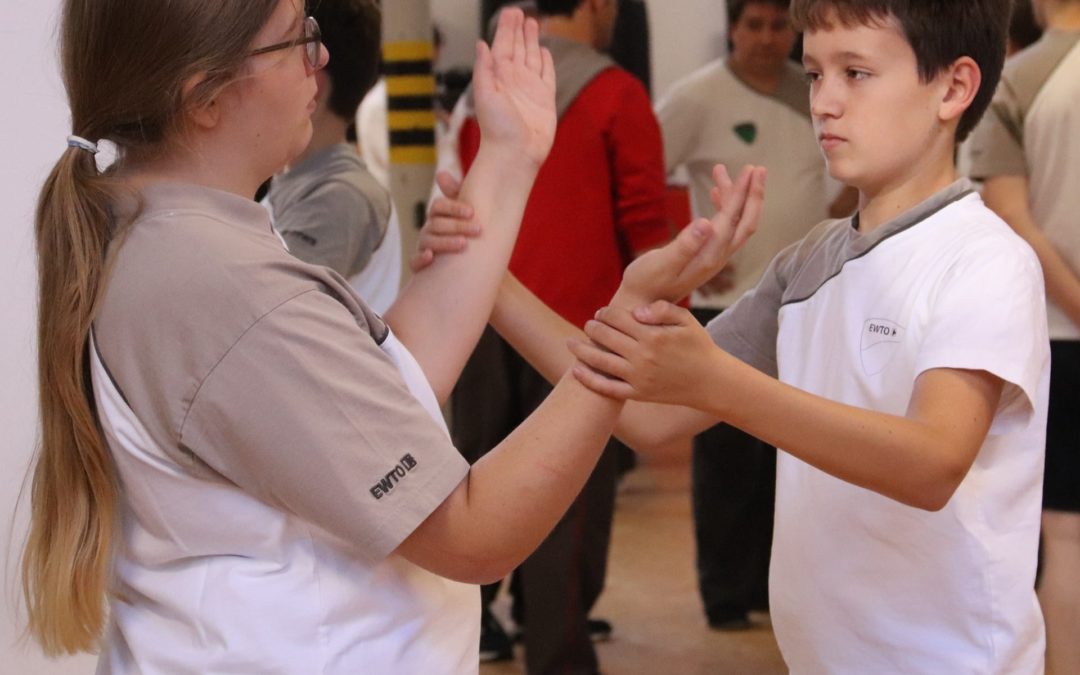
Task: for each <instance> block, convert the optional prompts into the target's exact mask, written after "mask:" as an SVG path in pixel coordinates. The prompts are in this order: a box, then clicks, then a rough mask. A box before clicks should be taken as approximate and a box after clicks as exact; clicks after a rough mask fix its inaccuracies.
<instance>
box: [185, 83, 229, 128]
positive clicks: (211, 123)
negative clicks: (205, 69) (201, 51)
mask: <svg viewBox="0 0 1080 675" xmlns="http://www.w3.org/2000/svg"><path fill="white" fill-rule="evenodd" d="M205 81H206V73H199V74H197V75H192V76H191V77H189V78H188V80H187V82H184V86H183V88H182V89H181V92H180V100H181V101H186V100H188V99H189V98H190V96H191V92H192V91H194V90H195V88H196V87H198V86H199V85H200V84H202V83H203V82H205ZM186 110H187V116H188V119H190V120H191V122H192V123H193V124H194V125H195V126H197V127H201V128H203V129H212V128H214V127H215V126H217V123H218V120H219V119H220V117H221V106H220V105H218V100H217V95H215V96H213V97H212V98H210V100H208V101H202V102H200V103H197V104H195V105H189V106H186Z"/></svg>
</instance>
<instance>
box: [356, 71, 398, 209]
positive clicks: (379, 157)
mask: <svg viewBox="0 0 1080 675" xmlns="http://www.w3.org/2000/svg"><path fill="white" fill-rule="evenodd" d="M386 111H387V98H386V78H385V77H380V78H379V81H378V82H376V83H375V86H374V87H372V88H371V91H369V92H368V93H367V94H366V95H365V96H364V98H363V100H361V101H360V107H359V108H357V109H356V135H357V137H358V139H359V141H360V154H361V156H363V158H364V164H365V165H366V166H367V168H368V171H370V172H371V175H373V176H375V180H377V181H379V184H380V185H382V186H383V188H384V189H386V190H389V189H390V131H389V128H388V127H387V124H386Z"/></svg>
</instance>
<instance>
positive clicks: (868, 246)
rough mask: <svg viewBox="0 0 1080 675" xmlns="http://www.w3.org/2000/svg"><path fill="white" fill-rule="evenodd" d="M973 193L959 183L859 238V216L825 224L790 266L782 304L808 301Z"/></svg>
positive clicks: (966, 183)
mask: <svg viewBox="0 0 1080 675" xmlns="http://www.w3.org/2000/svg"><path fill="white" fill-rule="evenodd" d="M974 191H975V190H974V188H973V187H972V185H971V183H970V182H969V181H967V180H961V181H957V182H956V183H953V184H952V185H951V186H949V187H948V188H946V189H945V190H943V191H941V192H939V193H938V194H936V195H934V196H933V197H931V198H930V199H928V200H926V201H924V202H923V203H921V204H919V205H918V206H916V207H915V208H913V209H911V210H909V211H907V212H905V213H902V214H900V215H899V216H898V217H896V218H894V219H893V220H891V221H889V222H887V223H885V224H883V225H881V226H880V227H879V228H877V229H876V230H875V231H874V232H872V233H870V234H868V235H866V236H860V235H859V234H858V232H857V227H858V217H859V216H858V214H856V215H855V216H853V217H852V218H846V219H843V220H836V221H826V223H825V224H824V225H823V226H821V227H819V228H816V229H815V230H813V231H812V232H811V233H810V234H809V235H808V236H807V237H806V238H805V239H804V240H803V241H802V242H800V243H799V245H798V249H796V251H795V253H794V257H793V259H792V263H791V264H792V270H793V273H792V275H791V277H790V279H789V280H788V283H787V285H786V286H785V289H784V296H783V298H782V300H781V303H780V305H781V306H784V305H790V304H795V303H799V302H805V301H806V300H809V299H810V298H812V297H813V296H814V295H815V294H816V293H817V292H818V291H819V290H820V289H821V287H822V286H824V285H825V284H826V283H828V282H829V281H830V280H831V279H833V278H835V277H836V276H837V275H839V274H840V273H841V272H842V271H843V269H844V266H845V265H846V264H847V263H848V262H850V261H852V260H858V259H859V258H862V257H863V256H865V255H868V254H869V253H870V252H871V251H873V250H874V249H875V248H877V247H878V246H879V245H881V244H882V243H884V242H885V241H887V240H889V239H891V238H892V237H894V236H896V235H898V234H900V233H901V232H904V231H906V230H908V229H910V228H911V227H913V226H915V225H917V224H919V223H920V222H922V221H924V220H926V219H927V218H929V217H931V216H932V215H934V214H935V213H937V212H938V211H941V210H942V209H944V208H946V207H947V206H949V205H950V204H953V203H955V202H957V201H959V200H961V199H963V198H964V197H967V196H968V195H970V194H972V193H973V192H974Z"/></svg>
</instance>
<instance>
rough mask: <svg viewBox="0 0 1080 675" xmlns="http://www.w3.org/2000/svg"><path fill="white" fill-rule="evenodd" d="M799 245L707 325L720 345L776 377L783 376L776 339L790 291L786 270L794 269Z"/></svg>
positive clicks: (776, 259)
mask: <svg viewBox="0 0 1080 675" xmlns="http://www.w3.org/2000/svg"><path fill="white" fill-rule="evenodd" d="M797 246H798V243H795V244H792V245H790V246H789V247H788V248H786V249H784V250H783V251H781V252H780V253H779V254H777V255H776V257H774V258H773V260H772V262H770V263H769V266H768V267H767V268H766V269H765V273H764V274H763V275H762V276H761V280H760V281H758V284H757V286H755V287H754V288H752V289H751V290H749V291H747V292H746V294H745V295H743V296H742V297H741V298H739V299H738V300H737V301H736V302H735V304H734V305H732V306H731V307H729V308H727V309H725V310H724V311H723V312H721V313H720V315H719V316H717V317H716V318H715V319H713V320H712V321H710V322H709V325H708V326H706V329H707V330H708V332H709V335H710V337H712V339H713V342H715V343H716V344H717V346H719V347H720V348H721V349H723V350H724V351H726V352H728V353H729V354H731V355H732V356H734V357H735V358H737V359H739V360H740V361H742V362H743V363H746V364H748V365H751V366H753V367H754V368H756V369H758V370H760V371H761V372H763V373H765V374H766V375H770V376H772V377H777V375H778V373H779V367H778V365H777V361H776V338H777V335H778V333H779V331H780V307H781V305H782V303H783V297H784V290H785V288H786V282H785V281H784V280H785V279H786V278H787V276H788V275H787V274H786V273H785V270H786V269H787V268H788V267H789V266H790V264H791V261H792V259H793V257H794V254H795V251H796V249H797Z"/></svg>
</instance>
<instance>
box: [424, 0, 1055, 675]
mask: <svg viewBox="0 0 1080 675" xmlns="http://www.w3.org/2000/svg"><path fill="white" fill-rule="evenodd" d="M1008 5H1009V3H1008V1H1007V0H966V1H965V2H962V3H961V2H932V1H930V0H923V1H910V2H902V1H900V0H794V2H793V3H792V17H793V19H794V20H795V23H796V24H797V26H798V27H799V28H800V30H805V31H806V33H805V54H804V65H805V68H806V71H807V76H808V80H809V81H810V101H811V111H812V115H813V122H814V129H815V132H816V134H817V136H818V139H819V142H820V145H821V148H822V151H823V153H824V155H825V158H826V160H827V163H828V167H829V172H830V174H831V175H832V176H833V177H834V178H836V179H838V180H841V181H843V182H844V183H847V184H849V185H852V186H854V187H856V188H857V189H858V190H859V192H860V206H859V212H858V213H857V214H856V215H855V216H854V217H852V218H849V219H843V220H832V221H825V222H824V223H822V224H820V225H819V226H817V227H816V228H814V229H813V230H811V232H810V233H809V234H808V235H807V236H806V237H805V238H804V239H803V240H802V241H800V242H798V243H796V244H794V245H792V246H791V247H789V248H787V249H785V250H784V251H783V252H782V253H780V254H779V255H778V256H777V257H776V259H775V260H774V261H773V263H772V264H771V265H770V267H769V269H768V271H767V272H766V273H765V276H764V278H763V279H762V281H761V282H760V283H759V285H758V286H757V287H756V288H755V289H754V290H752V291H750V292H749V293H747V294H746V295H745V296H744V297H743V298H742V299H741V300H739V301H738V302H737V303H736V304H735V305H734V306H733V307H732V308H731V309H729V310H728V311H727V312H725V313H724V314H722V315H721V316H720V317H718V318H717V319H716V320H715V321H713V322H712V323H710V324H709V326H708V327H707V329H706V328H702V327H701V326H700V325H699V324H698V323H697V322H696V321H695V320H694V319H693V317H692V316H691V315H690V313H689V312H687V311H685V310H683V309H681V308H679V307H677V306H675V305H673V304H670V303H665V302H660V303H653V304H650V305H648V306H645V307H643V306H642V305H643V304H644V303H643V302H642V298H645V297H647V296H648V295H649V289H648V288H647V285H648V280H647V278H646V277H645V276H644V275H642V274H638V273H636V272H635V269H634V267H633V266H631V267H630V268H628V270H627V273H626V278H625V279H624V282H623V285H622V287H620V289H619V291H618V292H617V293H616V295H615V297H614V298H613V299H612V303H611V304H612V306H611V307H608V308H606V309H603V310H601V311H600V312H599V313H598V315H597V317H598V319H599V320H598V321H592V322H590V323H589V324H587V326H586V333H587V334H588V336H589V337H590V338H592V340H593V341H594V342H595V343H598V345H599V346H597V344H592V343H587V342H585V341H581V340H576V341H575V340H571V343H570V344H571V352H572V353H573V354H574V356H576V357H577V358H578V360H579V363H577V364H574V363H573V360H572V359H571V358H570V356H569V355H567V354H566V353H565V350H563V349H561V344H562V342H563V340H559V339H557V338H559V337H562V338H573V337H574V335H575V331H574V330H573V329H572V328H571V327H569V326H568V325H567V324H565V322H560V321H559V320H558V318H557V317H555V316H554V315H553V314H552V313H551V312H548V311H546V310H545V308H544V307H543V306H542V305H541V304H540V303H539V302H538V301H537V300H536V299H535V298H533V297H531V296H530V295H529V294H528V292H527V291H525V290H524V289H523V287H521V285H520V284H518V283H516V282H515V281H514V280H513V279H507V280H506V282H505V283H504V284H503V289H502V291H501V294H500V298H499V301H498V303H497V305H496V308H495V311H494V313H493V314H492V323H493V324H494V325H495V326H496V328H497V329H498V330H499V331H500V332H501V333H502V334H503V335H504V337H506V338H507V339H508V340H509V341H510V342H511V343H513V344H514V345H515V347H517V348H518V349H520V350H522V352H523V353H524V354H525V355H526V356H527V358H529V359H530V360H531V361H532V362H533V363H534V364H535V365H536V366H537V367H538V368H540V369H541V370H542V372H544V373H545V375H547V376H548V377H557V376H558V375H559V374H561V373H562V372H564V371H565V370H566V369H568V368H571V367H572V368H573V369H574V372H575V374H576V375H577V376H578V378H579V379H580V380H581V381H583V382H584V383H585V384H586V385H588V386H590V387H591V388H593V389H594V390H596V391H598V392H601V393H605V394H608V395H611V396H614V397H618V398H630V399H636V400H639V401H649V403H637V402H634V403H630V404H628V405H627V406H626V408H625V409H624V411H623V413H622V416H621V418H620V424H619V427H618V428H617V430H616V434H617V435H619V436H620V438H622V439H623V440H624V441H626V442H627V443H628V444H630V445H631V446H633V447H636V448H638V449H648V448H650V447H653V446H656V445H661V444H663V443H666V442H670V441H672V440H674V439H676V438H680V437H686V436H687V435H688V434H693V433H696V432H698V431H700V430H702V429H705V428H707V427H708V426H710V425H712V424H714V423H716V422H717V421H719V420H723V421H726V422H728V423H730V424H732V425H734V426H737V427H739V428H741V429H743V430H745V431H747V432H748V433H751V434H753V435H755V436H758V437H760V438H762V439H763V440H765V441H766V442H769V443H771V444H773V445H775V446H777V447H778V448H780V449H781V450H782V452H781V453H780V456H779V459H778V470H777V503H776V532H775V539H774V545H773V557H772V568H771V578H770V595H771V602H770V605H771V609H772V618H773V625H774V629H775V632H776V636H777V640H778V641H779V643H780V648H781V651H782V653H783V655H784V658H785V660H786V661H787V664H788V666H789V667H790V668H791V670H792V672H795V673H927V674H930V673H932V674H935V675H936V674H938V673H961V672H963V673H1003V674H1004V673H1008V674H1010V675H1012V674H1015V673H1041V672H1042V669H1043V648H1044V629H1043V623H1042V618H1041V616H1040V613H1039V608H1038V604H1037V602H1036V599H1035V594H1034V590H1033V586H1034V577H1035V566H1036V548H1037V543H1038V529H1039V511H1040V496H1041V489H1042V469H1043V440H1044V436H1045V422H1046V410H1047V391H1048V382H1049V348H1048V339H1047V328H1046V310H1045V304H1044V298H1043V279H1042V274H1041V271H1040V268H1039V263H1038V260H1037V259H1036V257H1035V255H1034V253H1033V252H1032V251H1031V249H1030V248H1029V247H1028V246H1027V245H1026V244H1025V243H1024V242H1023V241H1022V240H1021V239H1020V238H1019V237H1018V236H1016V234H1015V233H1013V232H1012V230H1011V229H1010V228H1009V227H1008V225H1006V224H1005V223H1004V222H1002V221H1001V220H1000V219H999V218H998V217H997V216H995V215H994V214H993V213H992V212H991V211H990V210H989V209H987V208H986V207H985V206H984V205H983V203H982V201H981V200H980V197H979V195H978V194H977V193H976V192H975V191H974V190H973V189H972V187H971V185H970V183H968V182H967V181H965V180H957V176H956V172H955V168H954V166H953V153H954V148H955V145H956V143H957V142H958V141H960V140H963V139H964V138H965V137H966V136H967V134H968V133H969V132H970V131H971V129H972V127H974V125H975V124H976V123H977V122H978V120H979V118H980V116H981V115H982V113H983V111H984V110H985V109H986V107H987V105H988V104H989V103H990V99H991V97H992V95H993V92H994V87H995V85H996V83H997V80H998V78H999V76H1000V73H1001V68H1002V63H1003V61H1004V51H1005V34H1006V25H1007V21H1008V9H1009V7H1008ZM717 177H718V183H719V184H720V185H723V183H724V182H725V181H726V178H725V177H724V175H723V174H720V173H718V174H717ZM434 242H435V240H434V239H433V238H432V237H427V238H425V239H424V241H422V244H421V245H422V246H428V247H435V246H437V244H436V243H434ZM458 243H460V242H458ZM717 346H720V347H721V349H717ZM586 364H587V365H586ZM657 404H664V405H657Z"/></svg>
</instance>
